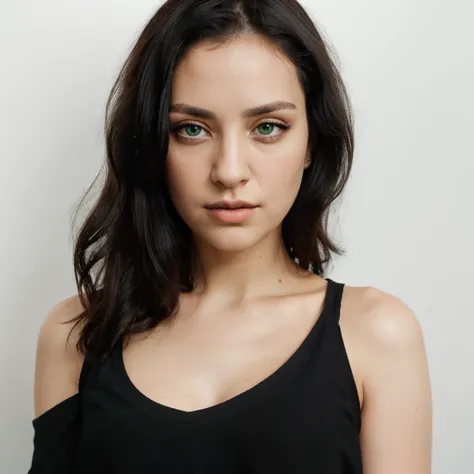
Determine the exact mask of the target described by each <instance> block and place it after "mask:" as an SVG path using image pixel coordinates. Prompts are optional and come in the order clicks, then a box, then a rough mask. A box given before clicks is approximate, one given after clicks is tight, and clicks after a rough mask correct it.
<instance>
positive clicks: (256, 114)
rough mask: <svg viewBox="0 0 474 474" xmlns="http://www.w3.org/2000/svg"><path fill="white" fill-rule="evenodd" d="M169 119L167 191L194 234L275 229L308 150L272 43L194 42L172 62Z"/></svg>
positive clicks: (211, 241)
mask: <svg viewBox="0 0 474 474" xmlns="http://www.w3.org/2000/svg"><path fill="white" fill-rule="evenodd" d="M259 109H260V110H259ZM170 123H171V135H170V145H169V153H168V157H167V172H168V185H169V189H170V194H171V198H172V200H173V203H174V205H175V207H176V209H177V211H178V212H179V214H180V215H181V217H182V218H183V220H184V221H185V222H186V224H187V225H188V226H189V227H190V229H191V230H192V232H193V233H194V236H195V239H196V242H197V243H198V244H199V243H201V244H205V245H207V246H209V245H210V246H211V247H213V248H215V249H219V250H224V251H241V250H245V249H248V248H250V247H252V246H253V245H255V244H257V243H258V242H260V241H261V240H262V239H264V238H265V237H268V236H269V235H271V234H272V233H275V232H278V233H279V232H281V223H282V221H283V219H284V217H285V216H286V214H287V213H288V211H289V210H290V208H291V206H292V205H293V202H294V200H295V198H296V196H297V194H298V191H299V188H300V185H301V180H302V176H303V171H304V169H305V167H307V165H308V162H307V158H308V156H309V153H308V125H307V118H306V107H305V97H304V92H303V90H302V88H301V86H300V83H299V81H298V78H297V74H296V68H295V67H294V66H293V65H292V64H291V62H290V61H289V60H288V59H286V58H285V57H284V56H283V55H282V54H281V53H279V51H278V50H277V48H276V47H274V46H272V45H271V44H270V43H268V42H266V41H265V40H264V39H262V38H260V37H258V36H247V37H241V38H238V39H233V40H231V41H229V42H226V43H221V44H214V43H201V44H199V45H197V46H196V47H195V48H194V49H192V50H191V51H190V52H189V53H188V54H187V56H186V57H185V58H184V59H183V61H182V62H181V63H180V64H179V66H178V68H177V69H176V71H175V74H174V77H173V86H172V100H171V111H170ZM239 201H243V202H245V204H243V203H242V202H239ZM249 206H250V207H249ZM227 207H237V208H238V209H234V210H228V209H225V208H227Z"/></svg>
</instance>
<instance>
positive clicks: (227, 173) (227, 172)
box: [211, 137, 251, 188]
mask: <svg viewBox="0 0 474 474" xmlns="http://www.w3.org/2000/svg"><path fill="white" fill-rule="evenodd" d="M244 148H245V147H244V145H243V144H242V143H241V141H240V140H239V138H238V137H229V138H227V139H225V140H222V144H221V146H220V147H219V149H218V150H217V152H216V153H217V154H216V157H215V159H214V163H213V167H212V172H211V180H212V182H213V183H214V184H216V185H218V186H221V187H226V188H235V187H236V186H238V185H240V184H242V183H246V182H247V181H248V180H249V179H250V176H251V170H250V167H249V163H248V159H247V158H246V156H245V155H246V153H245V150H244Z"/></svg>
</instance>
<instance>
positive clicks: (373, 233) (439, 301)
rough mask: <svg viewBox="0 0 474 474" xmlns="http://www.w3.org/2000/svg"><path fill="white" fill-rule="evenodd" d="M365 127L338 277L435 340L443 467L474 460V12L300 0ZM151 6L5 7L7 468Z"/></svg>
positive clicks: (2, 281)
mask: <svg viewBox="0 0 474 474" xmlns="http://www.w3.org/2000/svg"><path fill="white" fill-rule="evenodd" d="M304 5H305V6H307V8H308V10H309V11H310V13H311V15H312V16H313V18H315V19H316V21H317V23H318V24H319V25H320V26H322V28H323V31H324V32H325V34H326V35H327V36H328V37H329V38H330V40H331V42H332V44H333V45H334V46H335V48H336V50H337V52H338V55H339V58H340V64H341V69H342V73H343V76H344V78H345V80H346V83H347V85H348V88H349V90H350V94H351V96H352V100H353V103H354V108H355V113H356V120H357V153H356V162H355V163H356V164H355V168H354V171H353V175H352V179H351V182H350V185H349V187H348V189H347V192H346V194H345V198H344V201H343V206H342V208H341V210H340V218H339V219H338V221H337V222H336V225H337V232H338V234H337V235H338V236H339V237H340V239H341V241H342V242H343V243H344V245H345V247H346V249H347V255H346V257H344V258H341V259H338V260H337V261H336V263H335V266H334V271H333V273H332V275H331V276H332V277H333V278H336V279H339V280H341V281H344V282H346V283H348V284H352V285H370V286H376V287H378V288H381V289H383V290H385V291H389V292H391V293H394V294H396V295H397V296H399V297H400V298H402V299H403V300H405V301H406V302H407V303H408V304H409V305H410V306H411V307H412V309H413V310H414V311H415V313H416V314H417V316H418V318H419V320H420V322H421V324H422V326H423V328H424V333H425V338H426V344H427V350H428V357H429V362H430V367H431V376H432V385H433V396H434V451H433V459H434V462H433V473H435V474H453V473H468V472H472V466H473V465H474V453H473V450H472V447H471V444H472V441H473V439H474V381H473V380H474V343H473V341H472V338H473V331H474V322H473V318H474V300H473V290H474V288H473V285H474V280H473V277H472V269H473V266H474V251H473V246H474V225H473V224H474V222H473V220H474V213H473V211H472V208H473V205H474V192H473V189H472V186H473V185H472V183H473V175H474V152H473V137H474V131H473V130H474V120H473V117H472V114H473V108H474V107H473V106H474V94H473V91H472V87H473V86H474V67H473V59H474V57H473V46H474V29H473V28H472V19H473V18H474V3H473V2H472V1H470V0H465V1H463V0H451V1H450V2H446V1H444V2H441V0H357V1H354V0H306V1H305V2H304ZM157 6H158V4H157V2H156V1H152V0H133V1H131V0H127V1H126V0H120V1H119V0H101V1H97V0H94V1H92V0H68V1H67V2H65V1H60V0H41V1H39V0H15V1H9V2H8V1H7V0H0V296H1V297H0V472H1V473H2V474H3V473H5V474H24V473H26V471H27V469H28V468H29V463H30V460H31V452H32V427H31V420H32V417H33V372H34V357H35V344H36V337H37V333H38V329H39V327H40V324H41V322H42V320H43V318H44V317H45V315H46V314H47V312H48V311H49V310H50V309H51V308H52V307H53V306H54V305H55V304H56V303H57V302H58V301H59V300H61V299H63V298H65V297H66V296H69V295H71V294H73V293H75V287H74V280H73V274H72V263H71V233H70V221H71V216H72V212H73V210H74V206H75V205H76V204H77V202H78V200H79V198H80V197H81V195H82V193H83V192H84V191H85V190H86V188H87V187H88V185H89V184H90V183H91V181H92V179H93V178H94V176H95V174H96V172H97V171H98V170H99V167H100V164H101V162H102V158H103V154H104V153H103V136H102V127H103V115H104V107H105V101H106V98H107V94H108V91H109V89H110V87H111V86H112V82H113V80H114V79H115V76H116V74H117V72H118V70H119V67H120V66H121V64H122V61H123V60H124V59H125V57H126V55H127V53H128V51H129V48H130V47H131V46H132V43H133V41H134V40H135V39H136V38H137V35H138V33H139V31H140V29H141V28H142V27H143V26H144V24H145V22H146V21H147V19H148V18H149V17H150V15H151V14H152V13H153V12H154V11H155V10H156V8H157Z"/></svg>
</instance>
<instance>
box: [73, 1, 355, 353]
mask: <svg viewBox="0 0 474 474" xmlns="http://www.w3.org/2000/svg"><path fill="white" fill-rule="evenodd" d="M241 34H258V35H261V36H264V37H266V38H267V39H269V40H271V41H272V42H273V44H275V46H276V47H278V48H279V49H280V50H281V51H282V52H283V53H284V54H285V55H286V56H287V57H288V58H289V59H290V60H291V61H292V62H293V64H294V65H295V67H296V69H297V73H298V77H299V80H300V83H301V86H302V88H303V90H304V93H305V98H306V104H307V110H306V112H307V120H308V125H309V143H310V146H311V154H312V156H311V158H312V164H311V166H310V167H309V168H308V169H307V170H306V171H305V173H304V175H303V181H302V185H301V188H300V190H299V194H298V196H297V198H296V200H295V203H294V205H293V206H292V208H291V210H290V212H289V214H288V215H287V216H286V218H285V219H284V221H283V226H282V228H283V231H282V232H283V241H284V244H285V247H286V249H287V251H288V253H289V254H290V256H291V257H292V258H294V259H295V260H296V261H297V262H298V264H299V265H300V266H301V267H302V268H306V269H311V270H312V271H313V272H314V273H316V274H318V275H323V274H324V270H325V268H326V265H327V264H328V263H329V261H330V259H331V254H332V253H334V254H340V253H342V251H341V249H340V248H339V247H338V246H337V245H336V244H335V243H334V242H333V241H332V239H331V238H330V236H329V235H328V230H327V222H328V213H329V208H330V205H331V204H332V203H333V202H334V201H335V200H336V198H337V197H338V196H339V195H340V194H341V192H342V190H343V188H344V186H345V184H346V182H347V179H348V176H349V171H350V169H351V166H352V157H353V151H354V138H353V120H352V114H351V107H350V103H349V100H348V96H347V91H346V89H345V87H344V84H343V82H342V80H341V77H340V74H339V72H338V70H337V67H336V65H335V62H334V59H333V58H332V57H331V54H330V52H329V48H328V45H327V44H326V43H325V42H324V40H323V38H322V37H321V34H320V33H319V32H318V30H317V28H316V26H315V24H314V23H313V21H312V20H311V19H310V17H309V16H308V14H307V13H306V12H305V10H304V9H303V7H302V6H301V5H300V4H299V3H298V2H297V1H296V0H259V1H255V0H168V1H167V2H166V3H164V5H163V6H162V7H161V8H160V9H159V10H158V11H157V12H156V14H155V15H154V16H153V17H152V18H151V20H150V21H149V22H148V24H147V25H146V26H145V28H144V30H143V32H142V34H141V35H140V37H139V39H138V41H137V42H136V44H135V46H134V47H133V49H132V51H131V53H130V55H129V57H128V59H127V60H126V62H125V64H124V66H123V68H122V70H121V72H120V74H119V77H118V78H117V81H116V82H115V84H114V86H113V89H112V91H111V94H110V97H109V100H108V103H107V110H106V125H105V134H106V154H107V161H106V164H105V168H106V169H105V182H104V183H103V185H102V188H101V192H100V195H99V197H98V199H97V201H96V202H95V205H94V206H93V208H92V210H91V211H90V212H89V213H88V215H87V217H86V219H85V221H84V223H83V225H82V226H81V228H80V231H79V233H78V235H77V237H76V240H75V248H74V271H75V277H76V283H77V287H78V292H79V297H80V300H81V303H82V305H83V307H84V311H83V312H82V313H81V314H80V315H78V317H77V318H76V319H75V321H76V324H80V325H81V330H80V337H79V340H78V350H80V351H81V352H82V353H83V354H85V355H86V356H89V357H91V358H104V357H106V356H107V355H108V354H109V353H110V351H111V350H112V348H113V347H114V346H115V345H116V344H117V343H122V342H124V341H125V342H126V340H127V337H129V336H131V335H132V334H136V333H140V332H144V331H147V330H150V329H152V328H153V327H155V326H156V325H157V324H158V323H159V322H160V321H161V320H163V319H164V318H166V317H168V316H171V315H173V314H174V313H175V312H176V310H177V307H178V301H179V295H180V293H181V292H188V291H191V290H192V289H193V272H192V259H193V250H192V248H193V246H192V235H191V231H190V229H189V228H188V227H187V226H186V224H185V223H184V222H183V220H182V219H181V218H180V216H179V214H178V213H177V211H176V210H175V208H174V206H173V204H172V202H171V199H170V196H169V192H168V188H167V181H166V171H165V170H166V167H165V160H166V156H167V152H168V143H169V133H170V130H169V128H170V126H169V107H170V105H171V104H170V98H171V84H172V77H173V72H174V70H175V69H176V66H177V65H178V64H179V62H180V61H181V60H182V59H183V57H184V56H185V54H186V53H187V51H189V49H190V48H191V47H192V46H193V45H195V44H196V43H198V42H200V41H203V40H209V39H212V40H214V41H224V40H227V39H231V38H232V37H235V36H237V35H241Z"/></svg>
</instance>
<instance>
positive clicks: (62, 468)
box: [29, 296, 84, 474]
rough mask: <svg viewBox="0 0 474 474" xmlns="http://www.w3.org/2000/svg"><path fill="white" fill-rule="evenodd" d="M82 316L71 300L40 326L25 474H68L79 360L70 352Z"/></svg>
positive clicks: (76, 424)
mask: <svg viewBox="0 0 474 474" xmlns="http://www.w3.org/2000/svg"><path fill="white" fill-rule="evenodd" d="M80 312H82V305H81V303H80V301H79V298H78V297H77V296H75V297H71V298H68V299H66V300H64V301H62V302H60V303H59V304H57V305H56V306H55V307H54V308H53V310H52V311H51V312H50V313H49V314H48V316H47V317H46V319H45V321H44V323H43V325H42V326H41V330H40V334H39V337H38V344H37V350H36V369H35V390H34V392H35V393H34V399H35V419H34V420H33V427H34V431H35V435H34V451H33V459H32V464H31V469H30V471H29V474H46V473H48V474H56V473H57V474H59V473H61V474H69V473H71V472H73V469H74V459H75V456H76V453H77V448H78V444H79V440H80V429H81V419H80V403H79V397H78V388H79V377H80V373H81V369H82V365H83V360H84V358H83V356H82V355H81V354H80V353H78V351H77V349H76V342H77V340H78V336H79V329H78V328H75V329H74V330H73V331H72V333H71V336H70V337H69V334H70V332H71V328H72V327H73V326H74V323H69V322H68V321H70V320H71V319H72V318H74V317H75V316H77V315H78V314H79V313H80Z"/></svg>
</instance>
